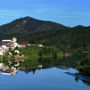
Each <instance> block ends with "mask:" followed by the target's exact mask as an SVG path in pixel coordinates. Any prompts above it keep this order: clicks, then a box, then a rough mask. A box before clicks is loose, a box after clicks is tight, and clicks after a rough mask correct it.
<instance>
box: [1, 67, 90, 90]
mask: <svg viewBox="0 0 90 90" xmlns="http://www.w3.org/2000/svg"><path fill="white" fill-rule="evenodd" d="M75 73H76V70H74V69H72V68H70V69H67V70H66V69H61V68H59V67H57V68H56V67H53V68H49V69H40V70H36V72H35V73H33V72H29V73H26V72H23V71H18V73H17V75H16V76H15V77H13V76H11V75H3V74H2V72H0V90H90V86H89V85H90V77H86V76H81V75H76V74H75ZM76 77H77V78H76Z"/></svg>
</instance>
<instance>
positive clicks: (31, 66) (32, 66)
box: [0, 59, 90, 85]
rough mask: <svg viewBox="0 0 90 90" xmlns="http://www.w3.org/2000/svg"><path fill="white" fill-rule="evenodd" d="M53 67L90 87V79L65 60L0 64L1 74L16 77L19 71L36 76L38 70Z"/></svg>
mask: <svg viewBox="0 0 90 90" xmlns="http://www.w3.org/2000/svg"><path fill="white" fill-rule="evenodd" d="M69 61H71V60H69ZM71 62H72V61H71ZM74 63H75V62H74ZM70 65H71V66H70ZM52 67H56V68H58V69H60V70H63V73H65V74H67V75H69V76H72V77H75V81H76V82H78V81H79V80H81V81H82V82H83V83H84V84H86V85H90V77H88V76H84V75H80V74H79V72H77V70H75V69H72V68H70V67H72V64H70V62H65V63H64V60H57V59H43V60H41V59H39V60H27V61H24V62H11V61H7V62H5V63H0V71H1V73H2V74H3V75H12V76H14V77H15V76H16V75H17V74H18V72H19V71H23V72H25V73H26V74H28V73H29V72H33V74H35V72H36V71H37V70H41V69H49V68H52Z"/></svg>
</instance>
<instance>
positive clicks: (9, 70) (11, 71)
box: [0, 63, 19, 76]
mask: <svg viewBox="0 0 90 90" xmlns="http://www.w3.org/2000/svg"><path fill="white" fill-rule="evenodd" d="M18 66H19V63H17V64H15V65H13V66H11V67H9V66H5V65H4V64H3V63H0V71H1V72H2V74H4V75H12V76H16V73H17V72H18Z"/></svg>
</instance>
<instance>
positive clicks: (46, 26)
mask: <svg viewBox="0 0 90 90" xmlns="http://www.w3.org/2000/svg"><path fill="white" fill-rule="evenodd" d="M14 36H16V37H17V38H18V41H19V42H22V41H27V40H29V41H30V43H42V44H44V45H52V46H57V47H62V48H63V47H64V48H65V47H68V48H70V47H74V48H77V47H89V46H90V27H84V26H76V27H73V28H70V27H67V26H64V25H62V24H57V23H54V22H50V21H41V20H37V19H34V18H31V17H25V18H20V19H17V20H15V21H13V22H11V23H8V24H5V25H2V26H0V40H2V39H11V38H12V37H14Z"/></svg>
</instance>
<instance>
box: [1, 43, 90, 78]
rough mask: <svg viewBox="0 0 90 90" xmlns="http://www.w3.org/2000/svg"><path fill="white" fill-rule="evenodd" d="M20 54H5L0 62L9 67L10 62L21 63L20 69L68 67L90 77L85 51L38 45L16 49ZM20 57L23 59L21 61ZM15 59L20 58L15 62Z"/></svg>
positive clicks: (89, 60)
mask: <svg viewBox="0 0 90 90" xmlns="http://www.w3.org/2000/svg"><path fill="white" fill-rule="evenodd" d="M16 50H18V51H20V54H17V53H15V52H14V51H13V50H11V51H10V52H11V53H12V56H9V55H8V52H6V53H5V55H4V56H3V57H1V58H0V62H3V63H4V64H5V65H8V62H13V63H16V62H20V68H37V67H38V66H40V65H42V66H43V68H48V67H53V66H60V65H61V66H66V67H72V68H75V69H77V70H79V73H80V74H83V75H88V76H90V56H89V55H86V54H85V53H84V52H83V51H84V50H83V49H58V48H55V47H46V46H45V47H39V46H38V45H34V46H33V45H31V46H26V47H24V48H16ZM20 56H21V57H22V56H23V58H21V60H20ZM15 57H19V59H18V58H17V59H18V60H17V61H15Z"/></svg>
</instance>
